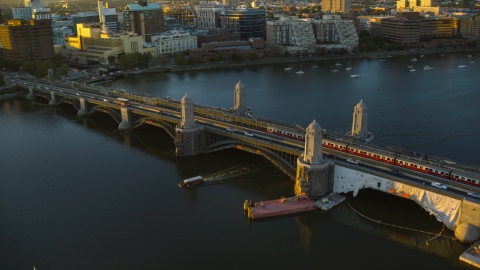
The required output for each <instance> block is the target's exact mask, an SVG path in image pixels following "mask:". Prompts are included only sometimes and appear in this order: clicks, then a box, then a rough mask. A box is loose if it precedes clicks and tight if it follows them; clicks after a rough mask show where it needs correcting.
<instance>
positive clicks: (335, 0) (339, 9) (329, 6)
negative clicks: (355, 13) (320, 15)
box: [322, 0, 352, 14]
mask: <svg viewBox="0 0 480 270" xmlns="http://www.w3.org/2000/svg"><path fill="white" fill-rule="evenodd" d="M351 8H352V0H322V11H323V12H328V11H330V13H340V14H346V13H347V12H348V11H349V10H350V9H351Z"/></svg>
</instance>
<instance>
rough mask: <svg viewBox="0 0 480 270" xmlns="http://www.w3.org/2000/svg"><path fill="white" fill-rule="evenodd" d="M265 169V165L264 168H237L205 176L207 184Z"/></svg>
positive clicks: (244, 166)
mask: <svg viewBox="0 0 480 270" xmlns="http://www.w3.org/2000/svg"><path fill="white" fill-rule="evenodd" d="M263 167H264V166H263V164H262V166H259V165H258V164H253V165H239V166H235V167H233V168H230V169H226V170H223V171H220V172H217V173H214V174H211V175H208V176H205V183H208V182H214V181H219V180H225V179H229V178H233V177H237V176H240V175H244V174H247V173H251V172H254V171H258V170H260V169H262V168H263Z"/></svg>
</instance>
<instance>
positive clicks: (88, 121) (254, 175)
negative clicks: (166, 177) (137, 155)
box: [25, 97, 294, 202]
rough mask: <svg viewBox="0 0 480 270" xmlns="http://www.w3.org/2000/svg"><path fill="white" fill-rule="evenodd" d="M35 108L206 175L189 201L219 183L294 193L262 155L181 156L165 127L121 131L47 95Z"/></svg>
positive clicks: (102, 116)
mask: <svg viewBox="0 0 480 270" xmlns="http://www.w3.org/2000/svg"><path fill="white" fill-rule="evenodd" d="M25 102H26V103H30V104H31V102H28V101H25ZM37 103H38V105H36V104H37ZM33 107H34V109H36V108H39V107H42V108H45V109H46V110H50V111H52V112H53V113H54V114H56V115H58V116H61V117H63V118H65V119H68V120H69V121H72V122H73V123H75V124H77V125H79V126H82V128H83V129H84V130H85V131H88V132H94V133H96V134H100V135H102V136H104V137H106V138H107V139H108V140H112V141H115V142H117V143H121V144H123V145H124V146H125V147H126V148H133V149H138V150H140V151H142V152H144V153H148V154H149V155H151V156H153V157H155V158H158V159H160V160H162V161H163V162H167V163H169V164H175V166H176V169H177V174H178V175H179V176H180V178H181V179H185V178H189V177H193V176H197V175H202V176H203V177H206V178H207V181H206V182H205V183H204V184H203V185H202V186H199V187H195V188H191V189H188V190H186V196H187V200H189V201H191V202H194V201H195V200H196V194H197V192H198V190H197V189H203V188H213V187H215V186H217V187H218V186H228V187H229V188H235V189H242V190H244V191H249V192H253V193H256V194H263V196H265V198H272V196H269V195H268V194H269V192H268V190H278V189H281V190H285V191H286V192H283V193H282V194H284V195H286V196H288V195H289V194H293V185H294V182H293V181H291V180H290V178H289V177H288V176H287V175H285V174H284V173H283V172H282V171H280V170H279V169H278V168H276V167H275V166H274V165H273V164H272V163H271V162H270V161H268V160H267V159H266V158H264V157H263V156H261V155H257V154H253V153H249V152H245V151H242V150H238V149H233V148H230V149H224V150H221V151H216V152H211V153H208V154H201V155H196V156H191V157H177V156H176V155H175V144H174V140H173V138H171V137H170V135H168V134H167V132H165V131H164V130H163V129H162V128H159V127H156V126H151V125H142V126H140V127H138V128H135V129H133V130H130V131H127V132H124V131H119V130H118V123H117V122H116V121H115V120H113V118H112V117H111V116H110V115H109V114H107V113H103V112H94V113H93V114H90V115H88V116H85V117H78V116H77V113H78V111H77V109H76V108H75V107H73V106H72V105H71V104H66V103H61V104H59V105H58V106H55V107H48V100H46V99H45V98H43V97H38V98H37V99H36V100H35V104H34V105H33Z"/></svg>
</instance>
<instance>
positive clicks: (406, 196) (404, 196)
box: [402, 193, 410, 199]
mask: <svg viewBox="0 0 480 270" xmlns="http://www.w3.org/2000/svg"><path fill="white" fill-rule="evenodd" d="M402 197H403V198H405V199H408V198H410V195H408V194H406V193H402Z"/></svg>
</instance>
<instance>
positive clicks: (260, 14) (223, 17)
mask: <svg viewBox="0 0 480 270" xmlns="http://www.w3.org/2000/svg"><path fill="white" fill-rule="evenodd" d="M220 26H221V28H222V29H228V30H233V31H235V32H239V33H240V38H241V39H242V40H248V39H249V38H252V37H253V38H263V39H264V40H265V39H266V38H267V33H266V19H265V9H243V8H242V9H227V10H224V11H222V12H221V14H220Z"/></svg>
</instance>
